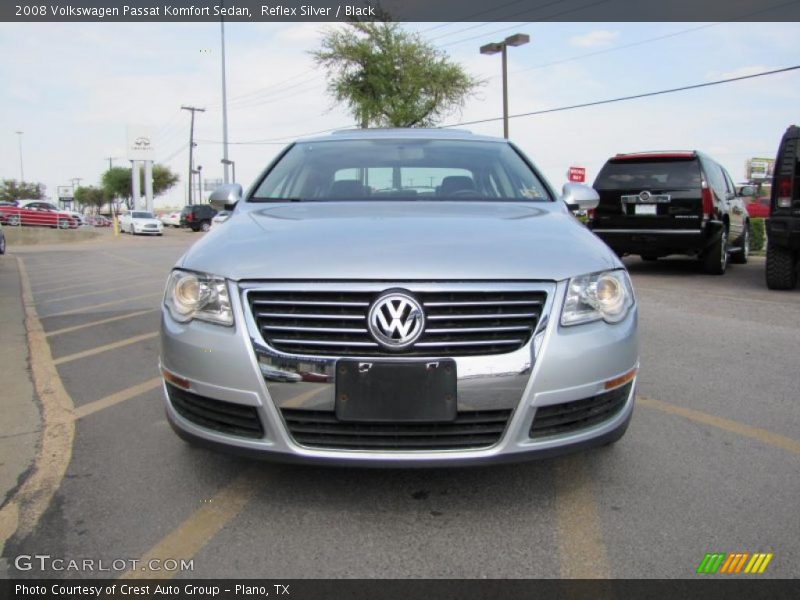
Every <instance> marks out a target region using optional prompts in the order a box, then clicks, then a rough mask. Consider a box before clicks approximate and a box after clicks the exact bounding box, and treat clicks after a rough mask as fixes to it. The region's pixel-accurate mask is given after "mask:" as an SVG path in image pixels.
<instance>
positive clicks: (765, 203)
mask: <svg viewBox="0 0 800 600" xmlns="http://www.w3.org/2000/svg"><path fill="white" fill-rule="evenodd" d="M746 208H747V214H748V215H750V218H751V219H766V218H767V217H768V216H769V198H758V199H757V200H753V202H751V203H750V204H748V205H747V206H746Z"/></svg>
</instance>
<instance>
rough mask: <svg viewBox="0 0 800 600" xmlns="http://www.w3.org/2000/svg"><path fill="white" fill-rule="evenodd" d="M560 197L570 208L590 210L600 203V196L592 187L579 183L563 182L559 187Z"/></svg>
mask: <svg viewBox="0 0 800 600" xmlns="http://www.w3.org/2000/svg"><path fill="white" fill-rule="evenodd" d="M561 199H562V200H563V201H564V202H565V203H566V205H567V208H569V209H570V210H592V209H595V208H597V205H598V204H600V196H598V195H597V192H596V191H595V190H594V188H590V187H589V186H588V185H583V184H581V183H565V184H564V187H563V188H562V189H561Z"/></svg>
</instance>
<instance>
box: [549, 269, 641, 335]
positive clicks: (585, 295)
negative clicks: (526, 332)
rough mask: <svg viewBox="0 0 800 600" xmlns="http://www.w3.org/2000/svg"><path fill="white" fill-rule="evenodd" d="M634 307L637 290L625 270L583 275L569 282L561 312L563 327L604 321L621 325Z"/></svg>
mask: <svg viewBox="0 0 800 600" xmlns="http://www.w3.org/2000/svg"><path fill="white" fill-rule="evenodd" d="M633 304H634V297H633V287H632V286H631V281H630V279H629V278H628V273H627V272H626V271H623V270H618V271H603V272H601V273H592V274H590V275H581V276H580V277H573V278H572V279H570V280H569V287H568V288H567V299H566V301H565V302H564V309H563V310H562V311H561V324H562V325H578V324H580V323H588V322H590V321H597V320H600V319H603V320H604V321H606V322H607V323H618V322H619V321H621V320H622V319H624V318H625V315H627V314H628V311H629V310H630V309H631V307H632V306H633Z"/></svg>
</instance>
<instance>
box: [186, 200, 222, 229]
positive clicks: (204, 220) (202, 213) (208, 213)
mask: <svg viewBox="0 0 800 600" xmlns="http://www.w3.org/2000/svg"><path fill="white" fill-rule="evenodd" d="M216 214H217V211H216V210H214V209H213V208H212V207H211V205H210V204H189V205H187V206H184V207H183V210H182V211H181V227H188V228H189V229H191V230H192V231H208V230H209V229H211V219H213V218H214V215H216Z"/></svg>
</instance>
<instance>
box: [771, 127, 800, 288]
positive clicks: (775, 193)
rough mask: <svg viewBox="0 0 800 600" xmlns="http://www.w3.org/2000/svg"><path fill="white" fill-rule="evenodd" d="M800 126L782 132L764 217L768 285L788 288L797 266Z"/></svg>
mask: <svg viewBox="0 0 800 600" xmlns="http://www.w3.org/2000/svg"><path fill="white" fill-rule="evenodd" d="M798 261H800V127H797V126H796V125H792V126H791V127H789V128H788V129H787V130H786V133H784V134H783V139H782V140H781V145H780V147H779V148H778V157H777V158H776V159H775V173H774V174H773V175H772V194H771V196H770V202H769V218H768V219H767V287H768V288H770V289H771V290H791V289H794V287H795V286H796V285H797V271H798V269H800V264H798Z"/></svg>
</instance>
